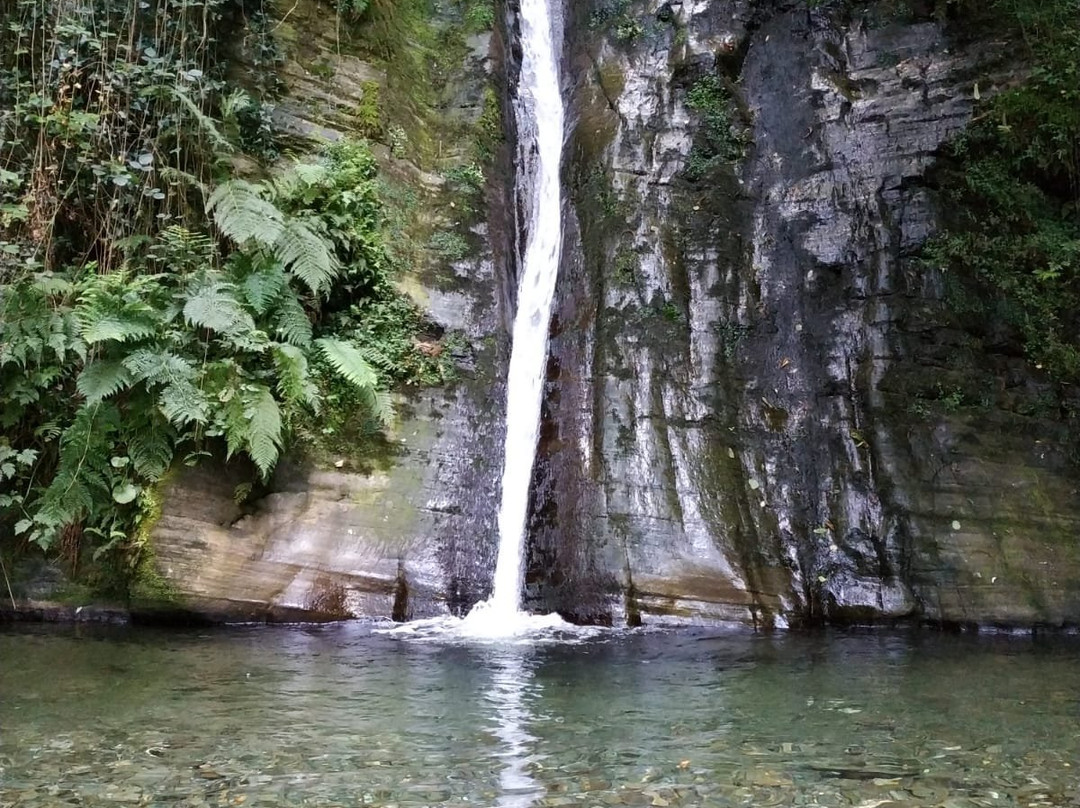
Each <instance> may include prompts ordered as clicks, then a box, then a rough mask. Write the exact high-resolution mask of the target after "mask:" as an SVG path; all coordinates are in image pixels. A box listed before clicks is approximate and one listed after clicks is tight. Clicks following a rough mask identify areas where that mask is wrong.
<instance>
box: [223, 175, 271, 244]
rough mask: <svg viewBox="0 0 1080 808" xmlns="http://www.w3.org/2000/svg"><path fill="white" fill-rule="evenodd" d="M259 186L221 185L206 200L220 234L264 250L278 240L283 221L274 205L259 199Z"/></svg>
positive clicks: (240, 183) (260, 194)
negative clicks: (256, 245)
mask: <svg viewBox="0 0 1080 808" xmlns="http://www.w3.org/2000/svg"><path fill="white" fill-rule="evenodd" d="M262 193H263V190H262V188H261V187H260V186H258V185H255V184H253V183H250V182H246V181H244V180H230V181H229V182H225V183H222V184H221V185H219V186H218V187H217V188H215V189H214V192H213V193H212V194H210V197H209V198H208V199H207V200H206V212H207V213H211V214H213V216H214V222H215V224H217V226H218V227H219V228H220V229H221V232H222V233H224V234H225V235H227V236H228V237H229V238H231V239H232V240H233V241H235V242H236V243H237V244H239V245H241V246H243V245H245V244H247V243H248V242H254V243H256V244H258V245H260V246H263V247H266V248H273V246H274V245H275V244H276V243H277V242H278V240H279V239H280V238H281V234H282V231H283V229H284V217H283V216H282V214H281V211H280V210H278V209H277V207H276V206H275V205H274V203H273V202H270V201H268V200H266V199H264V198H263V197H262Z"/></svg>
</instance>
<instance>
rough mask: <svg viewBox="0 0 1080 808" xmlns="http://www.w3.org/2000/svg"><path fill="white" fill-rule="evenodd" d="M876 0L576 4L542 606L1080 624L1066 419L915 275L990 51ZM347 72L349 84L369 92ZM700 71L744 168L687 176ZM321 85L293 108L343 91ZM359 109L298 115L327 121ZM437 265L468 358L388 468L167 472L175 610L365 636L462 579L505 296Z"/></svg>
mask: <svg viewBox="0 0 1080 808" xmlns="http://www.w3.org/2000/svg"><path fill="white" fill-rule="evenodd" d="M837 5H841V4H837ZM894 5H895V4H885V3H869V4H863V5H860V6H858V7H857V8H858V10H857V11H855V12H843V13H842V12H840V11H835V10H834V11H828V10H827V9H818V10H815V11H813V12H811V11H808V10H807V7H806V4H805V3H783V2H769V1H768V0H760V1H759V2H750V1H749V0H683V2H681V3H680V2H674V3H663V4H661V3H657V2H655V0H649V2H647V3H643V2H635V3H631V4H630V5H629V6H627V7H625V8H623V6H622V5H619V4H611V3H604V2H603V1H602V0H596V2H592V3H582V4H576V3H575V4H568V8H567V19H566V23H567V24H566V26H565V27H566V36H567V44H566V54H565V62H566V64H565V71H564V73H565V79H566V83H567V97H568V98H569V99H570V102H569V103H570V105H571V113H572V114H571V117H570V119H571V120H572V121H573V122H574V129H573V131H572V132H571V133H570V141H569V146H568V154H569V160H568V164H567V167H566V183H567V187H568V190H569V194H570V196H571V199H572V204H571V205H570V206H568V212H567V216H568V227H567V234H568V235H567V245H566V251H565V256H564V266H563V276H562V278H561V280H560V284H561V292H560V304H559V310H558V312H557V314H556V320H555V322H554V323H553V342H552V360H551V363H550V369H549V386H548V394H547V399H546V403H545V422H544V428H543V433H542V439H541V458H542V459H541V462H540V464H539V465H538V468H537V470H536V473H535V483H536V495H535V502H534V509H533V517H532V521H531V539H530V550H529V563H528V573H527V579H528V580H527V594H528V597H529V602H530V604H531V605H533V606H534V607H536V608H542V609H558V610H559V611H561V612H563V613H564V614H566V615H568V616H571V617H573V618H576V619H579V620H585V621H593V622H614V623H618V622H620V621H629V622H632V623H633V622H636V621H638V620H642V621H644V622H647V623H648V622H663V621H667V622H678V621H690V620H707V621H734V622H739V623H751V624H754V625H759V626H783V625H788V624H807V623H813V622H817V621H835V622H848V621H873V620H892V619H917V620H929V621H940V622H945V623H961V624H982V625H991V624H994V625H1007V626H1015V625H1020V626H1033V625H1048V626H1060V625H1065V624H1078V623H1080V541H1078V540H1077V539H1078V535H1077V533H1078V518H1080V509H1078V500H1077V497H1076V492H1077V488H1078V482H1080V475H1078V474H1077V470H1076V465H1075V462H1074V461H1073V457H1072V448H1071V447H1072V439H1071V438H1070V434H1071V431H1070V428H1069V427H1070V425H1069V424H1068V423H1066V422H1065V421H1064V420H1063V417H1062V416H1059V415H1058V413H1057V412H1056V411H1055V408H1054V407H1046V406H1043V405H1041V404H1040V402H1045V401H1046V399H1047V396H1048V395H1049V389H1048V386H1047V385H1046V384H1045V383H1044V382H1042V381H1041V380H1040V379H1039V376H1038V373H1037V371H1036V370H1035V369H1033V368H1030V367H1029V366H1028V365H1027V364H1026V363H1025V361H1024V360H1023V359H1022V358H1020V357H1017V356H1014V355H1010V354H1009V353H1008V352H1001V353H997V354H993V355H991V354H985V353H972V351H971V350H970V346H969V340H967V339H966V336H965V334H964V333H963V332H961V331H959V330H958V329H957V328H955V327H954V325H953V323H952V320H951V318H950V316H949V313H948V311H947V310H946V309H945V307H944V305H943V303H942V297H943V278H942V277H941V275H940V273H939V272H937V271H936V270H935V269H934V268H932V267H926V266H923V265H922V264H921V263H920V262H919V260H918V258H917V253H918V250H919V248H920V247H921V245H922V244H923V243H924V242H925V240H926V239H927V238H928V237H929V236H930V235H931V234H932V233H933V232H934V231H935V201H934V196H933V192H932V182H930V181H929V180H928V178H927V172H928V171H929V170H930V169H931V168H932V166H933V163H934V161H935V158H936V156H937V152H938V150H939V148H940V147H941V146H942V144H943V143H944V142H946V141H947V140H948V139H949V138H950V137H952V136H953V135H955V134H956V133H957V132H958V131H960V130H961V129H962V128H963V127H964V126H965V125H966V123H967V121H968V120H969V118H970V116H971V114H972V112H971V110H972V98H973V91H974V84H975V82H976V81H978V82H979V85H980V87H981V90H982V92H983V93H989V92H993V91H994V89H995V88H996V87H998V86H1000V85H1002V84H1003V83H1005V82H1006V81H1008V80H1009V76H1010V75H1011V72H1010V67H1009V66H1008V65H1007V64H1003V63H1002V59H1003V57H1005V56H1007V55H1008V54H1007V51H1008V49H1007V48H1005V47H1003V46H1002V43H997V42H991V41H983V42H968V43H964V42H962V41H959V40H958V39H956V38H955V37H953V36H952V33H951V32H950V31H949V30H948V29H947V28H944V27H943V26H942V24H940V23H939V22H938V21H935V20H933V19H929V18H919V17H918V16H917V15H915V16H909V17H908V18H906V19H892V18H890V17H889V15H888V13H887V12H888V9H891V8H892V7H893V6H894ZM915 5H918V4H915ZM615 6H618V9H616V14H617V15H618V14H621V15H624V16H622V17H619V16H615V17H612V16H611V15H610V14H608V13H607V11H605V9H609V7H610V8H615ZM620 9H621V10H620ZM627 20H629V21H630V22H636V23H637V25H638V27H639V29H640V30H636V29H634V28H633V27H632V26H627V25H625V24H624V23H626V22H627ZM627 32H630V35H627ZM478 52H480V53H482V49H481V50H479V51H474V52H473V57H475V58H474V59H473V61H472V62H470V63H469V65H467V66H466V70H465V73H466V75H472V76H473V79H471V81H473V82H474V84H475V82H476V81H477V80H478V77H479V76H480V75H481V74H482V72H483V70H484V69H486V68H485V67H484V65H483V60H482V59H481V58H480V57H478V56H476V54H477V53H478ZM328 58H333V57H332V55H331V56H328ZM339 67H341V68H342V69H349V70H352V68H348V66H347V65H343V66H339ZM353 67H355V68H356V69H355V70H353V71H352V72H355V74H356V81H344V82H340V83H338V84H337V85H335V87H340V88H343V89H342V90H341V92H343V93H346V94H349V93H353V90H355V89H356V87H358V86H359V83H360V80H361V79H363V80H367V79H369V78H370V68H369V67H367V66H357V65H354V66H353ZM296 69H297V68H296V66H293V67H291V68H290V73H289V75H290V76H291V75H292V72H295V71H296ZM470 71H471V73H470ZM1012 73H1015V70H1013V71H1012ZM706 75H711V76H716V77H717V78H718V79H719V80H720V81H721V82H722V83H723V85H724V86H726V87H728V88H729V89H730V91H731V94H732V99H733V100H732V102H731V103H730V104H729V105H728V106H727V108H726V111H725V114H726V115H728V117H729V119H730V121H731V123H732V125H733V127H734V129H733V132H734V133H736V134H738V135H739V136H740V137H742V138H743V139H744V140H745V142H746V147H745V156H744V158H743V159H741V160H738V161H736V162H732V163H723V162H722V161H721V162H714V163H713V164H711V165H709V166H706V168H705V170H704V172H696V173H695V172H691V175H688V173H687V167H688V164H689V163H691V161H692V159H693V156H694V155H695V154H696V153H697V152H695V148H696V147H699V146H700V144H701V143H702V138H703V137H704V134H703V133H704V129H703V127H705V126H706V123H705V122H703V120H702V118H703V114H702V110H701V109H694V108H692V106H691V105H690V104H688V94H689V93H690V91H691V89H692V88H693V87H694V86H695V84H696V83H697V82H698V81H700V79H701V78H702V77H703V76H706ZM311 81H314V79H313V78H310V77H308V78H305V80H304V82H301V83H299V84H297V85H296V86H299V87H301V88H303V93H304V95H305V96H308V95H310V96H312V97H317V96H318V95H319V94H320V93H331V94H332V93H333V92H336V89H335V87H330V86H328V85H325V84H324V85H323V86H322V87H321V88H320V89H317V90H316V89H312V88H311V87H309V84H310V82H311ZM350 88H352V89H350ZM354 95H355V93H353V95H349V96H348V99H346V101H347V103H345V102H343V103H340V104H336V103H335V104H327V105H322V107H321V108H323V109H329V110H338V112H335V113H334V114H327V115H325V116H323V117H322V118H320V119H318V120H309V121H308V122H307V123H306V124H305V123H303V122H302V121H301V122H295V121H294V123H292V124H290V125H291V126H292V127H293V129H294V130H295V131H296V132H298V133H304V132H310V131H314V130H318V129H320V128H323V127H331V128H333V126H335V125H339V124H340V121H341V120H342V117H341V115H340V114H339V112H340V110H343V109H348V108H349V106H350V104H352V101H353V100H355V99H354V98H353V96H354ZM466 95H468V94H467V93H466ZM473 96H474V97H475V93H474V94H473ZM350 99H351V100H350ZM295 109H296V107H295V105H294V106H293V107H289V106H288V105H285V110H284V112H283V114H293V112H294V111H295ZM290 110H292V111H293V112H290ZM300 117H302V116H300ZM335 121H337V122H338V124H335ZM689 176H694V177H695V178H694V179H693V181H691V179H690V178H689ZM435 194H436V192H435V191H434V190H433V191H432V195H431V196H429V197H427V198H426V200H425V204H429V203H430V204H432V205H433V206H434V204H435V201H436V200H437V196H436V195H435ZM478 234H479V235H481V236H483V235H486V232H485V231H479V233H478ZM500 238H501V237H500ZM500 238H492V239H491V241H492V242H494V243H495V246H496V248H497V251H496V253H495V254H496V255H500V254H505V253H506V252H507V251H508V248H507V247H505V246H500ZM507 241H508V240H507ZM502 263H504V262H503V261H495V262H494V265H500V264H502ZM434 272H435V274H434V275H432V274H428V275H427V276H422V277H419V278H418V279H417V280H416V289H417V296H418V298H421V299H423V300H424V301H425V302H426V304H427V305H428V306H429V308H430V310H431V311H432V312H433V314H434V315H435V316H436V317H437V318H439V319H442V320H445V322H446V323H447V324H448V325H452V326H453V327H460V328H462V329H464V330H465V331H466V332H467V333H468V334H469V335H470V338H471V339H472V340H474V341H475V342H476V344H487V345H489V346H490V347H489V348H488V349H487V351H486V352H485V353H483V354H482V355H481V356H480V357H479V358H478V360H477V362H476V363H475V364H474V368H475V369H474V371H473V372H472V373H473V376H474V378H471V379H466V380H465V381H463V382H461V383H459V384H458V385H456V386H455V387H453V388H452V389H450V390H447V391H428V392H425V393H423V394H421V395H419V396H415V397H414V398H413V399H412V400H411V402H410V403H409V404H408V405H407V406H406V410H407V417H406V418H405V419H404V420H403V422H402V424H401V426H400V428H399V429H397V430H396V431H395V432H394V434H393V435H392V436H391V442H392V443H394V444H395V446H399V447H400V450H399V451H398V452H396V453H395V454H394V456H392V457H388V459H387V461H386V462H385V463H383V464H381V465H380V466H379V467H378V468H374V469H369V470H367V471H363V470H357V469H343V470H341V471H338V470H325V469H300V468H288V469H285V470H283V472H282V473H281V474H280V475H279V477H278V479H277V480H276V481H275V483H274V486H273V489H272V491H271V492H270V493H269V494H267V495H265V496H262V497H260V498H258V499H257V500H256V501H255V502H254V503H253V504H252V505H251V506H250V507H249V508H248V509H247V510H246V511H245V510H241V509H240V508H238V507H237V506H236V505H234V504H233V503H232V497H231V493H232V483H230V481H229V480H228V473H227V472H224V473H220V472H213V473H212V472H199V473H197V474H185V475H182V476H180V477H179V478H178V479H177V481H176V483H175V485H173V486H172V488H171V489H170V493H169V496H168V498H167V500H166V504H165V509H164V515H163V518H162V520H161V522H160V524H159V527H158V529H157V532H156V533H155V540H154V541H155V546H156V548H157V554H158V562H159V567H160V569H161V571H162V572H163V573H164V574H165V575H166V577H167V578H168V579H169V581H170V582H171V585H172V586H174V587H175V588H176V589H177V590H178V592H179V593H180V595H181V596H182V597H184V598H185V599H186V601H187V603H188V604H189V605H190V606H191V607H192V608H195V609H196V610H199V611H203V612H208V613H216V614H221V615H224V616H230V615H231V616H248V617H265V616H282V617H296V616H301V617H318V616H338V615H350V614H351V615H370V616H381V617H386V616H390V615H391V614H392V613H394V612H395V602H397V603H398V607H397V612H398V615H399V616H410V617H415V616H422V615H427V614H433V613H439V612H443V611H447V610H453V609H460V608H465V607H467V606H468V605H469V604H471V603H472V602H474V601H475V600H476V599H477V598H479V597H481V596H483V595H484V594H485V593H486V591H487V587H488V586H489V582H488V581H489V576H490V571H491V569H492V568H493V556H494V542H495V538H494V535H493V521H494V513H495V509H496V507H497V474H498V466H499V464H500V462H501V456H500V453H501V436H500V430H501V412H500V410H501V407H502V403H501V402H502V392H501V389H500V388H499V386H498V382H497V380H498V379H501V377H502V376H501V366H500V362H499V352H498V350H496V346H497V345H499V344H502V343H503V340H504V332H505V326H504V325H500V323H503V322H504V321H505V316H506V311H505V307H503V308H500V307H499V306H498V305H497V301H499V300H505V299H509V298H510V297H512V296H511V295H509V294H507V291H506V289H507V286H506V281H505V278H502V279H500V276H503V275H505V274H506V273H505V272H502V271H501V270H500V271H498V272H497V271H495V270H494V269H493V262H492V260H491V256H490V255H481V256H480V257H478V258H477V259H476V260H474V261H471V262H466V263H464V264H461V265H459V266H456V267H443V268H441V269H439V270H437V271H434ZM440 272H441V273H442V274H441V275H439V273H440ZM421 274H422V275H423V273H421ZM402 440H403V441H404V443H401V441H402ZM346 472H348V473H346ZM402 581H403V582H404V583H403V584H402V583H401V582H402ZM403 590H404V592H406V593H407V598H405V600H404V601H402V600H401V598H402V597H403V596H402V594H401V593H402V591H403Z"/></svg>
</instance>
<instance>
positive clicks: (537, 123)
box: [489, 0, 563, 614]
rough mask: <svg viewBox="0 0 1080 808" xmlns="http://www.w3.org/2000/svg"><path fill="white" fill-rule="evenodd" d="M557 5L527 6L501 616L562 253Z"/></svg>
mask: <svg viewBox="0 0 1080 808" xmlns="http://www.w3.org/2000/svg"><path fill="white" fill-rule="evenodd" d="M550 2H551V0H521V49H522V60H521V74H520V79H519V85H518V95H519V101H518V104H517V120H518V133H519V138H520V142H521V146H520V148H519V156H520V161H519V167H518V176H517V182H518V183H519V186H520V187H521V188H524V189H527V190H530V191H531V199H530V200H529V219H528V223H527V229H526V242H525V255H524V257H523V259H522V263H521V278H520V281H519V285H518V296H517V313H516V315H515V317H514V329H513V337H512V339H513V343H512V346H511V351H510V370H509V374H508V375H507V382H506V445H505V449H504V452H503V474H502V501H501V502H500V505H499V556H498V562H497V563H496V565H495V589H494V592H493V594H492V596H491V600H490V601H489V604H490V607H491V608H492V609H493V610H494V611H495V612H496V613H497V614H513V613H516V612H517V611H518V610H519V607H520V604H521V588H522V577H523V573H524V563H525V561H524V555H525V523H526V519H527V516H528V508H529V483H530V481H531V479H532V470H533V465H534V463H535V461H536V444H537V440H538V438H539V434H540V407H541V403H542V399H543V391H544V375H545V371H546V367H547V351H548V328H549V326H550V323H551V307H552V303H553V301H554V298H555V280H556V277H557V276H558V274H559V254H560V251H561V249H562V189H561V187H560V182H559V168H560V164H561V162H562V148H563V102H562V93H561V91H560V87H559V68H558V59H557V56H556V50H555V41H554V32H553V26H552V15H551V9H550V7H549V3H550Z"/></svg>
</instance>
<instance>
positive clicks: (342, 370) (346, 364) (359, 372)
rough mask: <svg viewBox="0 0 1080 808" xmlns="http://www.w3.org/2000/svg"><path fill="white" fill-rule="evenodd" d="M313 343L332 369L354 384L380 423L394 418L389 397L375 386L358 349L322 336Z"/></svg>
mask: <svg viewBox="0 0 1080 808" xmlns="http://www.w3.org/2000/svg"><path fill="white" fill-rule="evenodd" d="M315 345H316V347H317V348H318V349H319V353H320V354H321V355H322V357H323V359H325V360H326V362H327V364H329V365H330V367H331V368H333V370H334V372H335V373H337V374H338V375H339V376H340V377H341V378H343V379H345V380H346V381H347V382H349V383H350V384H352V385H353V386H354V387H356V389H357V390H358V391H359V392H360V396H361V399H362V400H363V402H364V406H365V407H366V408H367V409H368V410H369V411H370V413H371V414H372V416H373V417H374V418H375V419H376V420H378V421H379V423H381V424H382V425H384V426H387V425H389V424H390V423H391V421H392V420H393V417H394V413H393V408H392V406H391V403H390V396H389V395H388V394H387V393H386V392H384V391H381V390H379V389H378V387H377V385H378V383H379V377H378V374H377V373H376V372H375V371H374V370H373V369H372V367H371V365H369V364H368V363H367V360H366V359H365V358H364V355H363V354H362V353H361V352H360V351H359V349H357V348H356V347H355V346H353V345H351V344H350V343H348V342H344V341H342V340H336V339H327V338H325V337H324V338H322V339H317V340H315Z"/></svg>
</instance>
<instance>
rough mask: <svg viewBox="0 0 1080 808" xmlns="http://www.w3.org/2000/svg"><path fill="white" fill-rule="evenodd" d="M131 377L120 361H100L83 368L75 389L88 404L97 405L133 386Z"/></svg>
mask: <svg viewBox="0 0 1080 808" xmlns="http://www.w3.org/2000/svg"><path fill="white" fill-rule="evenodd" d="M131 381H132V379H131V375H130V374H129V373H128V369H127V368H126V367H124V363H123V362H122V361H121V360H119V359H99V360H97V361H96V362H91V363H90V364H88V365H87V366H86V367H84V368H83V370H82V373H80V374H79V378H78V380H77V381H76V382H75V389H77V390H78V391H79V394H80V395H82V396H83V398H85V399H86V403H87V404H97V403H98V402H99V401H102V400H104V399H106V398H108V397H109V396H111V395H115V394H116V393H118V392H120V391H121V390H124V389H126V388H128V387H130V386H131Z"/></svg>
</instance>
